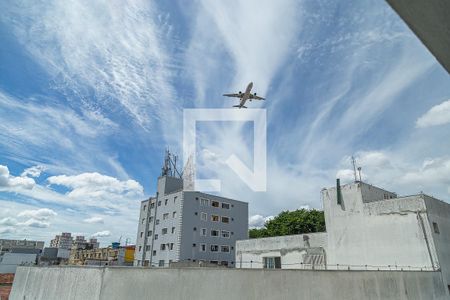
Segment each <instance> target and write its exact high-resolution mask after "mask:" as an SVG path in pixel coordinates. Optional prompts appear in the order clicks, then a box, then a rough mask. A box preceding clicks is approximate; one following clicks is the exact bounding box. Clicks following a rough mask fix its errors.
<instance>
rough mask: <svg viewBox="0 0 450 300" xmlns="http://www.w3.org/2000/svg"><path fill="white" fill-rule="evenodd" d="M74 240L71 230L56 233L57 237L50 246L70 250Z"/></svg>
mask: <svg viewBox="0 0 450 300" xmlns="http://www.w3.org/2000/svg"><path fill="white" fill-rule="evenodd" d="M83 239H84V237H83ZM72 242H73V238H72V234H71V233H70V232H63V233H61V235H56V236H55V238H54V239H53V240H51V241H50V247H51V248H61V249H67V250H70V249H71V248H72Z"/></svg>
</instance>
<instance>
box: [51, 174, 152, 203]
mask: <svg viewBox="0 0 450 300" xmlns="http://www.w3.org/2000/svg"><path fill="white" fill-rule="evenodd" d="M47 180H48V182H49V183H50V184H53V185H61V186H65V187H67V188H70V189H71V191H70V192H68V194H67V195H68V196H69V197H70V198H73V199H90V200H93V202H91V204H95V202H98V201H99V200H112V201H123V200H125V199H131V198H133V199H136V198H138V197H143V190H144V189H143V187H142V186H141V185H140V184H139V183H138V182H137V181H135V180H131V179H129V180H123V181H120V180H118V179H117V178H114V177H111V176H106V175H101V174H99V173H83V174H79V175H73V176H67V175H59V176H51V177H49V178H47ZM98 205H102V203H98Z"/></svg>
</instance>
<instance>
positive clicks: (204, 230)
mask: <svg viewBox="0 0 450 300" xmlns="http://www.w3.org/2000/svg"><path fill="white" fill-rule="evenodd" d="M206 234H207V230H206V228H202V230H201V231H200V235H202V236H206Z"/></svg>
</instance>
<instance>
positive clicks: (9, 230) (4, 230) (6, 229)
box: [0, 227, 16, 234]
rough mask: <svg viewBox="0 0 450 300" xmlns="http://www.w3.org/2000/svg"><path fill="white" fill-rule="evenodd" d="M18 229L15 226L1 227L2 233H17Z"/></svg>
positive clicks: (0, 231)
mask: <svg viewBox="0 0 450 300" xmlns="http://www.w3.org/2000/svg"><path fill="white" fill-rule="evenodd" d="M15 232H16V229H15V228H14V227H0V233H1V234H8V233H15Z"/></svg>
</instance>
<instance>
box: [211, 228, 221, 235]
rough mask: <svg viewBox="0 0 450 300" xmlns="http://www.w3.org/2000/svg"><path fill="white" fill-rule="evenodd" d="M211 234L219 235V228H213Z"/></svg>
mask: <svg viewBox="0 0 450 300" xmlns="http://www.w3.org/2000/svg"><path fill="white" fill-rule="evenodd" d="M211 236H219V230H215V229H211Z"/></svg>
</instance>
